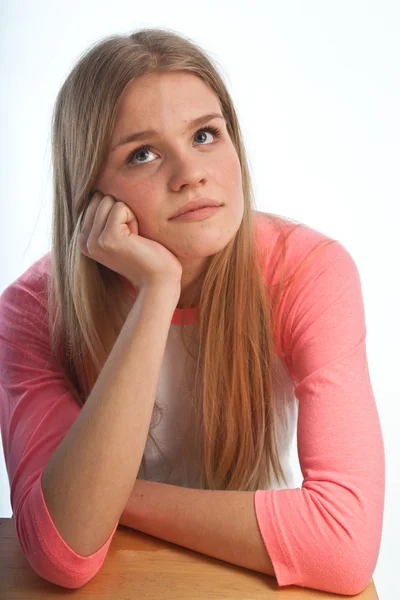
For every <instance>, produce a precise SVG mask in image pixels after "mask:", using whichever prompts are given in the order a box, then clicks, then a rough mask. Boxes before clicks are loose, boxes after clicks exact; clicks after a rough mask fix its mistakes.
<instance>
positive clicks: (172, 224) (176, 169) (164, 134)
mask: <svg viewBox="0 0 400 600" xmlns="http://www.w3.org/2000/svg"><path fill="white" fill-rule="evenodd" d="M117 109H118V110H117V118H116V125H115V129H114V132H113V136H112V140H111V144H110V148H109V153H108V155H107V159H106V161H105V164H104V165H103V167H102V169H101V173H100V175H99V177H98V178H97V180H96V182H95V185H94V190H99V191H100V192H101V193H103V194H104V195H111V196H112V197H113V198H114V199H115V200H119V201H122V202H125V203H126V204H127V205H128V206H129V207H130V208H131V209H132V211H133V212H134V213H135V215H136V217H137V220H138V225H139V235H141V236H143V237H146V238H148V239H152V240H155V241H157V242H159V243H160V244H162V245H164V246H165V247H166V248H168V249H169V250H170V251H171V252H172V253H173V254H175V255H176V257H177V258H178V260H180V262H181V264H182V268H183V274H182V289H183V288H184V287H185V286H186V285H188V284H189V283H191V282H192V281H193V280H194V279H195V278H196V277H197V275H198V274H199V273H200V272H201V271H202V269H203V267H204V264H205V261H206V259H207V257H209V256H211V255H213V254H215V253H217V252H219V251H220V250H222V249H223V248H224V247H225V246H226V245H227V244H228V243H229V242H230V241H231V240H232V238H233V237H234V236H235V234H236V232H237V231H238V229H239V226H240V223H241V221H242V218H243V211H244V200H243V192H242V176H241V169H240V163H239V158H238V156H237V153H236V150H235V148H234V146H233V143H232V141H231V139H230V137H229V134H228V131H227V128H226V123H225V120H224V119H223V118H217V117H214V118H209V119H206V120H204V122H202V123H201V124H197V125H191V121H192V120H194V119H198V118H199V117H201V116H203V115H207V114H209V113H217V114H219V115H221V117H222V112H221V108H220V104H219V100H218V97H217V96H216V95H215V94H214V93H213V91H211V90H210V89H209V88H208V86H207V85H206V84H205V83H204V82H203V81H202V80H201V79H200V78H198V77H197V76H196V75H193V74H191V73H186V72H183V71H180V72H174V73H149V74H145V75H143V76H141V77H139V78H138V79H137V80H136V81H134V82H133V83H131V84H130V86H128V88H127V89H126V90H125V91H124V93H123V94H122V95H121V98H120V99H119V103H118V107H117ZM206 126H211V127H216V128H218V129H220V131H221V134H220V136H219V137H217V136H216V135H214V134H213V133H211V132H208V131H204V127H206ZM148 129H153V130H154V131H155V133H154V134H148V135H145V136H143V137H141V138H140V140H138V139H136V140H135V141H125V142H124V141H122V142H121V140H123V138H125V137H127V136H129V135H131V134H133V133H137V132H141V131H144V130H148ZM142 144H145V145H146V146H148V147H147V148H145V149H142V150H140V151H137V148H138V147H139V146H140V145H142ZM198 197H206V198H211V199H214V200H217V201H218V202H220V203H222V206H221V207H220V208H218V210H217V211H216V212H215V213H214V214H213V215H212V216H211V217H208V218H207V219H205V220H202V221H179V220H171V216H172V215H173V214H174V213H175V212H176V211H177V209H179V208H180V207H181V206H182V205H183V204H185V203H186V202H187V201H188V200H191V199H193V198H198Z"/></svg>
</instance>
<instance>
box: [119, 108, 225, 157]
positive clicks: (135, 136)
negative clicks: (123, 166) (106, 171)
mask: <svg viewBox="0 0 400 600" xmlns="http://www.w3.org/2000/svg"><path fill="white" fill-rule="evenodd" d="M211 119H223V120H224V121H225V117H224V116H223V115H221V114H220V113H209V114H208V115H202V116H201V117H197V119H193V121H190V123H189V124H188V126H187V128H186V130H185V131H188V130H189V129H191V128H193V127H196V126H197V125H202V123H205V122H206V121H210V120H211ZM151 136H154V137H159V134H158V133H157V131H155V130H154V129H146V130H145V131H137V132H135V133H128V134H127V135H125V136H123V137H122V138H121V139H120V140H119V142H117V143H116V144H115V145H114V146H113V147H112V148H111V151H110V152H114V150H116V148H118V146H122V145H124V144H128V143H130V142H134V141H135V140H143V139H146V138H149V137H151Z"/></svg>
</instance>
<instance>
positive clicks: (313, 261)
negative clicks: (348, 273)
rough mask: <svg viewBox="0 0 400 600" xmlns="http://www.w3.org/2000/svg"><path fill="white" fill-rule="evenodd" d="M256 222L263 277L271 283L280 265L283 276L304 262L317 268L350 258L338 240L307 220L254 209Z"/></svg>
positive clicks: (277, 274)
mask: <svg viewBox="0 0 400 600" xmlns="http://www.w3.org/2000/svg"><path fill="white" fill-rule="evenodd" d="M255 225H256V227H255V237H256V245H257V250H258V253H259V256H260V259H261V265H262V268H263V271H264V273H265V277H266V280H267V282H268V283H269V284H271V285H277V284H278V283H279V278H280V276H281V274H282V269H284V271H283V273H284V280H286V279H288V278H291V276H293V275H294V274H295V273H296V272H297V271H298V269H299V268H300V267H304V268H305V267H306V264H307V268H308V269H311V270H313V271H315V272H318V271H319V270H321V269H323V268H324V267H325V266H326V265H327V264H329V263H330V262H332V261H335V260H337V259H338V258H346V259H347V261H348V262H349V261H350V262H352V258H351V256H350V254H349V252H348V250H347V249H346V248H345V247H344V246H343V244H341V243H340V241H339V240H337V239H335V238H333V237H331V236H329V235H327V234H326V233H323V232H322V231H320V230H318V229H315V228H313V227H310V226H309V225H307V224H306V223H303V222H300V221H296V220H294V219H291V218H289V217H283V216H281V215H276V214H274V213H264V212H261V211H256V213H255ZM308 265H309V266H308ZM306 270H307V269H306Z"/></svg>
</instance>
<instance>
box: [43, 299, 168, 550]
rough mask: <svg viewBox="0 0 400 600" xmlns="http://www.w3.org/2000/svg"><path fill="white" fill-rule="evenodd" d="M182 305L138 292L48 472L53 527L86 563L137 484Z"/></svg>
mask: <svg viewBox="0 0 400 600" xmlns="http://www.w3.org/2000/svg"><path fill="white" fill-rule="evenodd" d="M178 298H179V293H178V291H176V292H175V289H173V290H172V289H171V290H167V289H164V290H162V291H161V290H158V289H151V290H147V289H143V290H141V291H140V292H139V294H138V296H137V298H136V300H135V303H134V305H133V307H132V309H131V311H130V313H129V314H128V317H127V319H126V321H125V323H124V325H123V327H122V329H121V332H120V334H119V336H118V338H117V340H116V342H115V344H114V346H113V348H112V351H111V352H110V355H109V357H108V359H107V361H106V363H105V364H104V367H103V369H102V371H101V372H100V374H99V377H98V378H97V381H96V383H95V385H94V387H93V389H92V391H91V393H90V395H89V397H88V399H87V401H86V403H85V405H84V406H83V408H82V410H81V412H80V414H79V417H78V418H77V419H76V421H75V422H74V423H73V425H72V427H71V428H70V429H69V431H68V433H67V435H66V436H65V438H64V439H63V440H62V442H61V444H60V445H59V446H58V448H57V449H56V451H55V452H54V453H53V455H52V457H51V459H50V461H49V462H48V464H47V466H46V468H45V469H44V471H43V474H42V487H43V495H44V498H45V500H46V504H47V507H48V510H49V513H50V515H51V517H52V519H53V521H54V524H55V526H56V527H57V530H58V531H59V533H60V535H61V537H62V538H63V539H64V540H65V541H66V543H67V544H68V545H69V546H70V547H71V548H72V549H73V550H75V552H77V553H78V554H80V555H82V556H89V555H90V554H92V553H93V552H95V551H97V550H98V549H99V548H100V547H101V546H102V545H103V543H104V542H105V541H106V539H107V538H108V537H109V535H110V533H111V531H112V530H113V528H114V527H115V524H116V523H117V522H118V519H119V517H120V515H121V512H122V511H123V509H124V506H125V505H126V502H127V499H128V497H129V494H130V491H131V489H132V486H133V484H134V482H135V479H136V477H137V473H138V470H139V467H140V461H141V458H142V456H143V451H144V446H145V443H146V438H147V435H148V430H149V426H150V420H151V415H152V411H153V407H154V400H155V397H156V391H157V384H158V380H159V374H160V370H161V364H162V359H163V355H164V351H165V345H166V340H167V336H168V330H169V327H170V323H171V318H172V315H173V311H174V308H175V306H176V303H177V302H178Z"/></svg>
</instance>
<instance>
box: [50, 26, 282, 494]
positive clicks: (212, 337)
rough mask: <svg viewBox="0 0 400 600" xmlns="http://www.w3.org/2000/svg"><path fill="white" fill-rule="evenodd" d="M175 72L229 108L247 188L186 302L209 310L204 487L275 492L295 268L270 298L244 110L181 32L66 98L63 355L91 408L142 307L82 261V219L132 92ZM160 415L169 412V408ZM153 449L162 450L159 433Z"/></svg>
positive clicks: (108, 64)
mask: <svg viewBox="0 0 400 600" xmlns="http://www.w3.org/2000/svg"><path fill="white" fill-rule="evenodd" d="M167 71H187V72H189V73H194V74H196V75H197V76H198V77H200V78H201V79H202V80H203V81H204V82H205V83H206V84H208V86H209V87H210V88H211V89H212V90H213V92H214V93H215V94H216V95H217V96H218V98H219V101H220V105H221V110H222V113H223V116H224V117H225V119H226V122H227V129H228V132H229V135H230V137H231V139H232V142H233V144H234V146H235V149H236V151H237V154H238V157H239V160H240V165H241V171H242V182H243V196H244V215H243V220H242V223H241V225H240V227H239V230H238V231H237V233H236V235H235V237H234V239H232V240H231V241H230V242H229V243H228V245H227V246H226V247H225V248H223V249H222V250H221V251H220V252H218V253H217V254H216V255H213V256H212V257H210V260H209V262H208V265H207V268H206V270H205V272H204V274H203V276H202V277H201V278H199V280H198V281H196V282H195V284H194V285H193V286H192V288H191V289H190V290H189V291H188V293H187V294H186V296H187V297H186V298H184V297H183V296H182V297H181V299H180V306H181V308H183V309H186V308H189V307H192V306H198V308H199V319H200V321H199V324H198V326H196V327H194V328H193V330H192V333H193V338H192V342H193V343H194V344H195V345H194V346H193V347H195V348H196V351H195V352H193V353H192V350H191V349H190V348H189V345H188V342H185V346H186V348H187V350H188V352H189V353H191V354H192V356H193V357H194V358H196V373H195V381H194V386H193V398H192V402H193V405H194V407H195V408H196V415H197V422H196V423H197V425H196V439H198V448H199V459H198V460H199V465H198V466H199V470H200V481H201V483H200V487H201V488H203V489H223V490H252V491H255V490H257V489H260V488H261V489H268V488H269V487H271V482H272V472H273V473H274V475H275V477H276V479H277V480H278V481H284V482H285V484H286V485H287V481H286V478H285V473H284V470H283V469H282V466H281V464H280V460H279V453H278V448H277V439H276V422H277V410H276V405H275V396H274V387H273V386H274V381H275V377H276V373H275V372H274V361H273V358H274V357H273V351H274V341H273V340H274V335H275V333H276V332H274V327H275V325H276V315H275V312H276V311H275V308H276V306H277V303H278V300H279V297H280V294H281V292H282V290H283V279H284V278H283V268H282V272H281V278H280V285H279V288H278V290H276V293H275V294H274V293H272V292H273V290H272V289H271V290H267V289H266V285H265V275H264V273H263V269H264V268H265V256H262V255H261V254H260V253H259V252H258V251H257V247H256V244H255V221H254V218H255V217H254V211H255V203H254V196H253V191H252V187H251V181H250V173H249V168H248V164H247V158H246V153H245V149H244V145H243V142H242V135H241V131H240V127H239V123H238V119H237V116H236V112H235V109H234V106H233V103H232V100H231V98H230V96H229V94H228V91H227V89H226V87H225V85H224V82H223V79H222V77H221V75H220V74H219V72H218V69H217V67H216V66H214V65H213V64H212V62H211V60H210V58H209V57H208V56H207V55H206V54H205V52H204V51H202V50H201V49H200V48H199V47H198V46H197V45H196V44H194V43H193V42H192V41H190V40H189V39H185V38H184V37H183V36H181V35H178V34H176V33H174V32H172V31H169V30H166V29H142V30H138V31H135V32H133V33H132V34H130V35H114V36H111V37H108V38H105V39H103V40H101V41H100V42H98V43H96V44H95V45H94V46H93V47H91V48H90V49H89V50H87V51H86V53H84V55H83V56H82V57H81V58H80V60H79V61H78V63H77V64H76V65H75V67H74V68H73V69H72V71H71V73H70V74H69V75H68V77H67V78H66V80H65V82H64V84H63V85H62V87H61V89H60V91H59V93H58V96H57V99H56V103H55V108H54V113H53V121H52V159H53V189H54V206H53V223H52V247H51V253H50V258H51V263H50V273H49V275H50V276H49V327H50V339H51V344H52V351H53V353H54V354H57V353H59V352H60V349H62V353H61V354H59V356H60V357H61V355H62V361H63V366H64V368H65V371H66V374H67V375H68V378H69V380H70V381H71V382H72V383H73V388H74V393H75V395H76V400H77V402H79V404H80V405H81V406H83V404H84V402H85V399H86V398H87V397H88V396H89V394H90V391H91V390H92V388H93V386H94V384H95V382H96V379H97V377H98V375H99V373H100V371H101V369H102V367H103V365H104V363H105V361H106V360H107V357H108V355H109V353H110V351H111V349H112V346H113V344H114V343H115V341H116V339H117V337H118V335H119V332H120V330H121V328H122V325H123V323H124V321H125V319H126V316H127V314H128V312H129V311H130V310H131V308H132V297H130V296H129V295H128V294H127V289H126V286H124V285H123V281H122V278H121V276H120V275H119V274H118V273H115V272H114V271H112V270H110V269H108V268H107V267H105V266H104V265H102V264H100V263H98V262H96V261H94V260H92V259H90V258H88V257H86V256H85V255H83V254H82V253H81V252H80V250H79V246H78V235H79V232H80V228H81V224H82V217H83V215H84V212H85V209H86V207H87V205H88V202H89V200H90V196H91V191H92V186H93V185H94V182H95V180H96V179H97V177H98V173H99V171H100V169H101V166H102V164H103V161H104V160H105V158H106V154H107V151H108V147H109V143H110V140H111V136H112V132H113V129H114V125H115V119H116V108H117V103H118V100H119V98H120V96H121V94H122V92H123V91H124V90H125V88H126V87H127V86H128V85H129V84H130V83H131V82H132V81H134V80H135V79H136V78H137V77H139V76H141V75H143V74H145V73H150V72H167ZM277 223H278V226H279V219H277ZM283 241H284V242H285V238H283ZM284 248H285V247H284ZM285 254H286V249H284V255H285ZM261 264H263V267H261ZM278 264H281V263H280V261H278ZM244 283H245V284H244ZM185 329H186V328H185V327H184V326H182V336H183V339H184V332H185ZM154 410H155V411H157V410H158V411H160V408H159V406H158V405H157V402H155V405H154ZM192 433H193V432H192ZM149 437H150V439H151V440H152V441H153V443H155V441H154V438H153V436H152V434H151V427H150V431H149ZM143 460H144V456H143Z"/></svg>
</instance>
